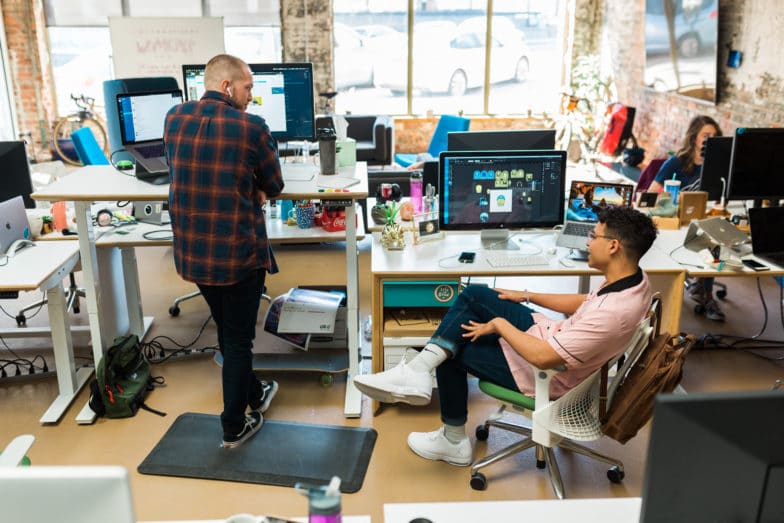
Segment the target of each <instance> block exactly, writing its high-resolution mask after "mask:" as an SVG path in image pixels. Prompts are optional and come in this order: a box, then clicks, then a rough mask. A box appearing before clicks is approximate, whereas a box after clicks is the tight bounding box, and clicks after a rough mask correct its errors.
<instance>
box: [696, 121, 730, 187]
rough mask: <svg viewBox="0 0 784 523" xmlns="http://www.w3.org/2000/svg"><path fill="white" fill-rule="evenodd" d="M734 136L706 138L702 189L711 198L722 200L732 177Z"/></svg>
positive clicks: (701, 177) (701, 173)
mask: <svg viewBox="0 0 784 523" xmlns="http://www.w3.org/2000/svg"><path fill="white" fill-rule="evenodd" d="M731 155H732V136H714V137H711V138H708V139H707V140H705V149H704V151H703V153H702V158H703V159H702V170H701V172H700V190H701V191H705V192H707V193H708V199H709V200H716V201H719V200H722V199H723V198H724V196H725V191H726V188H727V182H728V181H729V177H730V156H731Z"/></svg>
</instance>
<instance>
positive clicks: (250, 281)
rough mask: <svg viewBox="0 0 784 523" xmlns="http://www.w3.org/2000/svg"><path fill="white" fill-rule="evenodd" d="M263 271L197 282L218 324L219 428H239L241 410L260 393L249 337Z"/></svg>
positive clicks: (253, 327) (233, 430) (253, 331)
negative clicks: (221, 281) (228, 280)
mask: <svg viewBox="0 0 784 523" xmlns="http://www.w3.org/2000/svg"><path fill="white" fill-rule="evenodd" d="M266 275H267V272H266V271H265V270H264V269H256V270H254V271H251V273H250V274H249V275H248V276H246V277H245V278H243V279H242V280H240V281H238V282H237V283H233V284H231V285H199V290H200V291H201V294H202V296H204V299H205V300H206V301H207V305H209V307H210V312H211V313H212V319H213V320H214V321H215V325H216V326H217V328H218V346H219V347H220V350H221V353H222V354H223V370H222V381H223V412H222V413H221V416H220V417H221V424H222V425H223V431H224V432H228V433H231V434H234V433H237V432H239V431H240V430H241V429H242V427H243V425H244V424H245V410H246V408H247V407H248V404H249V402H250V401H251V400H252V399H255V398H258V397H259V395H260V394H261V384H260V383H259V380H258V379H257V378H256V375H255V374H254V372H253V353H252V350H253V339H254V338H255V337H256V318H257V316H258V313H259V304H260V303H261V294H262V289H263V288H264V280H265V278H266Z"/></svg>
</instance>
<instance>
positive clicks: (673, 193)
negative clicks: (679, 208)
mask: <svg viewBox="0 0 784 523" xmlns="http://www.w3.org/2000/svg"><path fill="white" fill-rule="evenodd" d="M664 190H665V191H667V192H668V193H670V198H671V199H672V204H673V205H678V193H680V192H681V181H680V180H665V181H664Z"/></svg>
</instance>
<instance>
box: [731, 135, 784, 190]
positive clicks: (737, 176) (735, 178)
mask: <svg viewBox="0 0 784 523" xmlns="http://www.w3.org/2000/svg"><path fill="white" fill-rule="evenodd" d="M741 135H745V136H763V137H764V136H767V137H770V136H776V137H779V138H780V139H781V141H782V147H781V149H782V150H784V128H778V127H768V128H763V127H755V128H749V127H738V128H737V129H735V134H734V136H733V140H732V155H731V156H730V174H729V180H728V182H727V194H726V197H727V200H743V201H746V200H762V199H771V200H779V199H782V198H784V182H781V190H780V192H778V193H777V192H775V191H768V190H766V191H759V192H755V193H753V194H752V192H751V191H745V192H741V191H739V188H738V184H739V183H740V182H739V180H741V173H739V172H738V167H737V160H738V156H739V151H738V145H739V143H741V142H742V139H741V140H739V139H738V137H739V136H741ZM745 136H744V137H745ZM741 154H743V151H741ZM782 154H784V153H782ZM757 164H758V165H759V166H760V167H761V168H767V169H769V170H773V169H775V170H778V169H781V166H780V165H772V164H771V162H764V161H761V162H757ZM752 178H753V179H755V180H757V181H759V180H760V178H759V177H752ZM758 188H759V185H758Z"/></svg>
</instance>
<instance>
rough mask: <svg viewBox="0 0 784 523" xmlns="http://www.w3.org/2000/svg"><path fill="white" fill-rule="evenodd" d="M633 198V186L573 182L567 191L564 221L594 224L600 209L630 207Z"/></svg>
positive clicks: (597, 219)
mask: <svg viewBox="0 0 784 523" xmlns="http://www.w3.org/2000/svg"><path fill="white" fill-rule="evenodd" d="M633 197H634V186H633V185H624V184H620V183H594V182H578V181H574V182H572V185H571V187H570V189H569V202H568V205H567V206H566V220H567V221H575V222H588V223H596V222H598V221H599V216H598V212H599V210H600V209H601V208H602V207H607V206H608V205H612V206H621V207H630V206H631V205H632V198H633Z"/></svg>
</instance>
